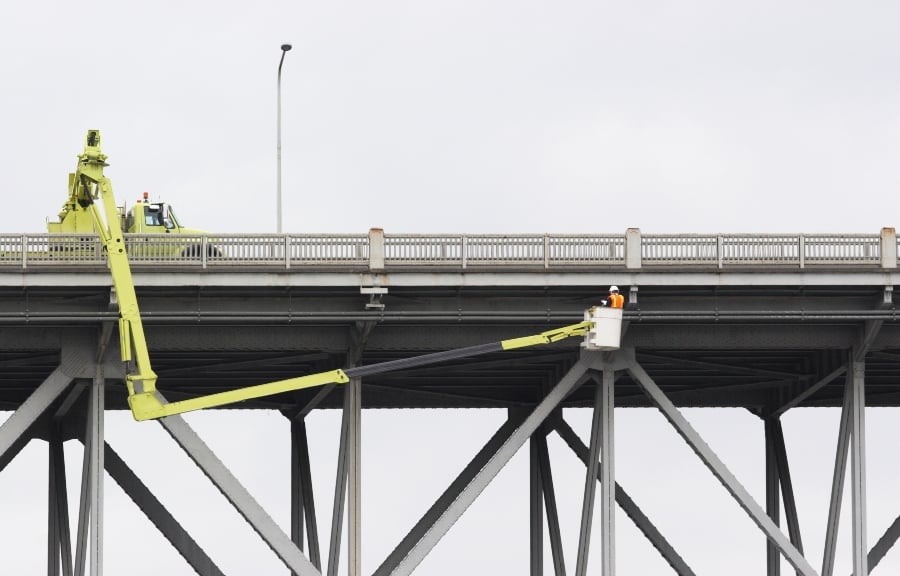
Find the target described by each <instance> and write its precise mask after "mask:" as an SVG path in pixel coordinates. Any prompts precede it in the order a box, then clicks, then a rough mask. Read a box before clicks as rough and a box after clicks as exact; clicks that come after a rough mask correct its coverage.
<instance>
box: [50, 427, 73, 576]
mask: <svg viewBox="0 0 900 576" xmlns="http://www.w3.org/2000/svg"><path fill="white" fill-rule="evenodd" d="M49 455H50V458H49V486H50V499H49V503H48V504H49V506H48V516H49V518H50V522H49V523H48V525H47V528H48V543H49V546H48V552H49V553H50V555H51V556H52V558H48V562H47V572H48V573H51V571H52V574H54V576H55V575H56V574H59V573H60V572H59V570H60V569H61V570H62V574H63V576H72V535H71V533H70V532H69V500H68V494H67V486H66V461H65V456H64V454H63V441H62V437H61V436H60V435H59V429H58V428H57V424H56V422H52V423H51V424H50V441H49Z"/></svg>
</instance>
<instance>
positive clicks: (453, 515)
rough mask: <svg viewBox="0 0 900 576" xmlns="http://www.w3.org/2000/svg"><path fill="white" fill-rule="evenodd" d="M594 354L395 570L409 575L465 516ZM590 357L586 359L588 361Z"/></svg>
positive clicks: (549, 396) (556, 388)
mask: <svg viewBox="0 0 900 576" xmlns="http://www.w3.org/2000/svg"><path fill="white" fill-rule="evenodd" d="M593 358H595V357H592V356H591V353H589V352H582V357H581V358H580V359H579V360H578V362H576V363H575V364H574V365H573V366H572V368H571V369H570V370H569V372H568V373H566V375H565V376H563V377H562V379H561V380H560V381H559V382H558V383H557V384H556V386H554V387H553V389H552V390H550V392H549V393H548V394H547V396H545V397H544V399H543V400H542V401H541V402H540V404H538V405H537V407H536V408H535V409H534V411H532V412H531V414H529V415H528V417H526V418H525V421H524V422H523V423H522V425H521V426H520V427H519V429H518V430H516V431H515V432H513V434H512V435H511V436H510V437H509V439H508V440H507V441H506V442H505V443H504V444H503V445H502V446H501V447H500V448H499V449H498V450H497V453H496V454H495V455H494V457H493V458H491V459H490V460H489V461H488V462H487V464H486V465H485V466H484V468H482V469H481V470H479V471H478V473H477V474H475V476H474V477H473V478H472V480H471V482H470V483H469V484H468V486H466V487H465V488H464V489H463V490H462V492H461V493H460V494H459V497H458V498H457V499H456V500H455V501H453V502H452V503H451V504H450V505H449V506H448V507H447V509H446V510H445V511H444V513H443V514H441V516H440V517H439V518H438V519H437V520H436V521H435V522H434V524H433V525H432V527H431V530H430V531H429V532H428V533H427V534H425V535H424V536H423V537H422V538H421V539H420V540H419V541H418V542H417V543H416V544H415V545H414V546H413V547H412V548H411V549H410V550H409V554H408V555H407V556H406V557H405V558H403V559H402V560H401V561H400V562H399V563H398V565H397V567H396V568H395V569H394V570H393V572H392V574H395V575H397V576H407V575H408V574H411V573H412V571H413V570H414V569H415V567H416V566H418V565H419V563H420V562H422V560H423V559H424V558H425V556H426V555H428V553H429V552H430V551H431V550H432V549H433V548H434V547H435V546H436V545H437V543H438V542H439V541H440V539H441V538H443V536H444V535H445V534H446V533H447V531H448V530H450V527H451V526H453V524H454V523H455V522H456V521H457V520H458V519H459V517H460V516H462V514H463V512H465V511H466V509H467V508H468V507H469V506H470V505H471V504H472V502H474V501H475V499H476V498H478V495H479V494H481V492H483V491H484V489H485V488H486V487H487V485H488V484H489V483H490V481H491V480H493V479H494V477H496V476H497V474H498V473H499V472H500V470H501V469H502V468H503V467H504V466H505V465H506V463H507V462H509V460H510V459H511V458H512V457H513V456H514V455H515V454H516V452H518V450H519V448H521V447H522V445H523V444H525V442H526V441H527V440H528V438H530V437H531V435H532V433H534V431H535V430H537V429H538V427H539V426H540V425H541V424H542V423H543V422H544V420H545V419H546V418H547V416H549V415H550V413H551V412H552V411H553V410H555V409H556V408H557V407H558V406H559V404H560V402H562V401H563V399H565V398H566V396H568V395H569V394H570V393H571V392H572V391H573V390H575V389H576V388H577V387H578V386H579V385H580V384H581V383H582V381H583V378H582V377H583V376H584V375H585V372H586V371H587V369H588V367H589V365H588V364H587V362H590V361H591V360H592V359H593ZM586 359H587V361H586Z"/></svg>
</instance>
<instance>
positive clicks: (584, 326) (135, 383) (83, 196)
mask: <svg viewBox="0 0 900 576" xmlns="http://www.w3.org/2000/svg"><path fill="white" fill-rule="evenodd" d="M106 158H107V156H106V155H105V154H103V153H102V152H101V150H100V131H99V130H89V131H88V133H87V137H86V138H85V144H84V154H81V155H80V156H78V165H77V167H76V170H75V173H74V174H72V175H71V177H70V182H71V189H70V191H69V192H70V201H74V202H77V203H78V204H79V205H80V206H81V207H83V208H86V209H88V210H89V212H90V214H91V217H92V218H93V220H94V224H95V228H96V229H97V230H98V231H99V234H100V241H101V243H102V244H103V247H104V249H105V250H106V253H107V257H108V261H109V270H110V273H111V275H112V279H113V286H114V288H115V291H116V294H117V296H118V301H119V341H120V348H121V351H122V361H123V362H125V364H126V377H125V383H126V386H127V388H128V405H129V406H130V407H131V412H132V415H133V416H134V418H135V420H139V421H140V420H150V419H155V418H162V417H165V416H173V415H175V414H182V413H184V412H190V411H193V410H202V409H204V408H214V407H217V406H223V405H226V404H233V403H235V402H242V401H245V400H251V399H254V398H261V397H263V396H271V395H273V394H281V393H283V392H290V391H294V390H302V389H304V388H311V387H313V386H321V385H324V384H343V383H346V382H349V381H350V379H351V378H362V377H365V376H372V375H375V374H383V373H385V372H390V371H393V370H401V369H405V368H413V367H416V366H426V365H429V364H435V363H438V362H445V361H447V360H458V359H462V358H469V357H472V356H477V355H481V354H487V353H490V352H500V351H503V350H513V349H516V348H524V347H527V346H536V345H540V344H550V343H552V342H557V341H559V340H563V339H565V338H570V337H573V336H581V335H585V334H588V333H589V332H590V331H591V329H592V328H593V327H594V325H595V322H594V321H593V319H588V316H585V321H584V322H580V323H578V324H572V325H571V326H564V327H562V328H555V329H553V330H548V331H546V332H541V333H540V334H534V335H531V336H525V337H521V338H512V339H509V340H502V341H499V342H493V343H490V344H479V345H477V346H469V347H466V348H458V349H455V350H447V351H443V352H435V353H433V354H424V355H422V356H415V357H413V358H402V359H399V360H392V361H390V362H381V363H379V364H371V365H368V366H357V367H354V368H347V369H346V370H341V369H338V370H331V371H327V372H320V373H317V374H310V375H307V376H300V377H297V378H289V379H287V380H279V381H277V382H270V383H268V384H259V385H257V386H249V387H246V388H239V389H237V390H229V391H227V392H220V393H217V394H210V395H207V396H201V397H198V398H191V399H188V400H181V401H178V402H172V403H166V402H165V400H164V399H163V398H162V396H161V395H160V394H159V393H158V392H157V390H156V379H157V377H156V374H155V373H154V372H153V369H152V368H151V367H150V354H149V352H148V350H147V341H146V339H145V337H144V327H143V324H142V323H141V313H140V310H139V308H138V301H137V295H136V294H135V289H134V281H133V279H132V275H131V267H130V265H129V263H128V254H127V252H126V250H125V240H124V237H123V233H122V225H121V221H120V219H119V213H118V209H117V208H116V202H115V198H114V196H113V191H112V185H111V184H110V181H109V179H108V178H106V177H105V176H104V175H103V168H104V167H105V166H107V164H106ZM98 200H99V201H100V203H101V205H102V208H103V213H101V210H100V208H99V207H98V206H97V201H98ZM620 318H621V316H620ZM132 361H134V364H135V365H136V368H137V370H136V372H132V371H131V364H132Z"/></svg>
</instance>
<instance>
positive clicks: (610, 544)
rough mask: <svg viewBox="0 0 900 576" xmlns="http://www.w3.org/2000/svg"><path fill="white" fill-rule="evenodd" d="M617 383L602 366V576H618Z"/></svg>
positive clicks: (607, 367)
mask: <svg viewBox="0 0 900 576" xmlns="http://www.w3.org/2000/svg"><path fill="white" fill-rule="evenodd" d="M615 384H616V375H615V371H614V370H613V367H612V365H610V364H607V365H605V366H604V367H603V381H602V382H601V385H600V388H601V400H600V408H601V410H602V412H603V413H602V417H601V425H602V430H601V433H600V442H601V446H600V452H601V456H602V458H603V466H602V467H601V468H600V519H601V524H602V530H603V532H602V533H601V542H602V545H603V558H602V562H603V570H602V572H601V574H602V575H603V576H615V574H616V475H615V469H616V458H615V455H616V454H615V420H614V413H615V406H616V396H615Z"/></svg>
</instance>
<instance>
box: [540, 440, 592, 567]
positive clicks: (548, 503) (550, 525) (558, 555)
mask: <svg viewBox="0 0 900 576" xmlns="http://www.w3.org/2000/svg"><path fill="white" fill-rule="evenodd" d="M532 438H533V437H532ZM537 445H538V460H539V464H540V472H541V486H543V488H544V505H545V507H546V510H547V529H548V532H549V533H550V552H551V554H552V556H553V572H554V574H555V575H556V576H566V562H565V558H564V556H563V546H562V532H561V531H560V529H559V511H558V510H557V508H556V490H555V489H554V487H553V470H552V469H551V468H550V451H549V450H548V449H547V436H546V435H545V436H541V437H540V438H538V443H537ZM585 452H587V448H586V447H585Z"/></svg>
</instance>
